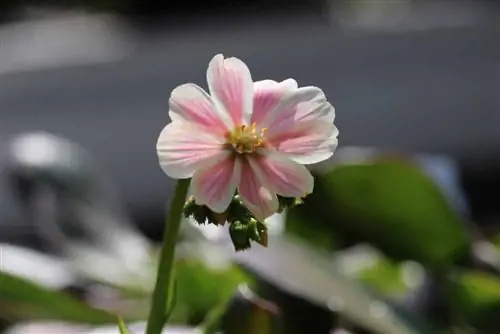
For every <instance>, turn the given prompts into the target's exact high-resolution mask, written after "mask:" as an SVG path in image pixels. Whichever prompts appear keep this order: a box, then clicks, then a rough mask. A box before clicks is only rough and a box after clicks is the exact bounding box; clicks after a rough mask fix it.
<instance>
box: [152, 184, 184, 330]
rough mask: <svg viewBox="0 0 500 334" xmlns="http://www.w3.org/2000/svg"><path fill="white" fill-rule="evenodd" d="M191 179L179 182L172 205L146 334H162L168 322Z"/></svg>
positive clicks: (164, 234) (164, 233)
mask: <svg viewBox="0 0 500 334" xmlns="http://www.w3.org/2000/svg"><path fill="white" fill-rule="evenodd" d="M189 182H190V180H189V179H186V180H179V181H178V182H177V185H176V187H175V193H174V198H173V199H172V202H171V203H170V211H169V213H168V218H167V224H166V226H165V230H164V232H163V244H162V247H161V253H160V260H159V265H158V274H157V276H156V284H155V288H154V291H153V296H152V298H151V310H150V313H149V318H148V324H147V327H146V334H161V332H162V330H163V327H164V326H165V323H166V322H167V320H168V319H167V306H168V305H167V304H168V301H169V300H170V297H171V294H172V291H171V289H172V284H170V283H171V281H172V273H173V269H174V252H175V245H176V242H177V235H178V234H179V228H180V225H181V221H182V213H183V208H184V204H185V201H186V196H187V192H188V189H189Z"/></svg>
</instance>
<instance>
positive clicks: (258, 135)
mask: <svg viewBox="0 0 500 334" xmlns="http://www.w3.org/2000/svg"><path fill="white" fill-rule="evenodd" d="M266 130H267V129H266V128H263V129H260V130H258V129H257V124H256V123H252V124H250V125H240V126H239V127H237V128H236V129H235V130H234V131H233V132H230V133H228V135H227V138H228V144H229V145H231V147H232V148H233V149H234V151H235V152H236V153H239V154H245V153H254V152H255V151H256V150H257V149H258V148H261V147H265V141H264V134H265V132H266Z"/></svg>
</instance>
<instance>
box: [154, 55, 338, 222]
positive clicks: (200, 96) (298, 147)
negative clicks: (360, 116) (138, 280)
mask: <svg viewBox="0 0 500 334" xmlns="http://www.w3.org/2000/svg"><path fill="white" fill-rule="evenodd" d="M207 81H208V88H209V91H210V95H209V94H207V93H206V92H205V91H204V90H203V89H202V88H200V87H199V86H197V85H195V84H191V83H188V84H184V85H181V86H178V87H177V88H175V89H174V90H173V91H172V94H171V97H170V111H169V115H170V118H171V120H172V122H171V123H170V124H168V125H167V126H166V127H165V128H164V129H163V131H162V132H161V134H160V137H159V138H158V143H157V152H158V157H159V162H160V165H161V167H162V169H163V170H164V171H165V173H166V174H167V175H168V176H170V177H172V178H177V179H184V178H192V180H191V187H192V188H191V191H192V195H193V197H194V199H195V201H196V203H197V204H199V205H206V206H207V207H208V208H210V209H211V210H212V211H213V212H216V213H223V212H225V211H226V209H227V208H228V206H229V204H230V202H231V200H232V199H233V196H234V195H235V192H236V190H237V191H238V194H239V195H240V197H241V199H242V201H243V203H244V205H245V206H246V207H247V208H248V209H249V210H250V211H251V212H252V213H253V214H254V216H255V217H256V218H257V219H259V220H261V221H263V220H264V219H265V218H267V217H269V216H270V215H272V214H273V213H275V212H276V211H277V210H278V207H279V202H278V197H277V195H280V196H283V197H304V196H306V195H307V194H310V193H311V192H312V191H313V185H314V180H313V177H312V175H311V173H310V172H309V171H308V169H307V168H306V167H304V166H303V165H307V164H313V163H317V162H320V161H323V160H325V159H328V158H329V157H330V156H331V155H332V154H333V152H334V151H335V148H336V147H337V136H338V131H337V128H336V127H335V126H334V124H333V122H334V118H335V111H334V108H333V107H332V105H331V104H330V103H328V101H327V99H326V97H325V95H324V93H323V92H322V91H321V89H319V88H317V87H312V86H307V87H298V85H297V82H296V81H295V80H293V79H287V80H285V81H282V82H276V81H272V80H263V81H257V82H253V81H252V77H251V75H250V71H249V69H248V67H247V66H246V65H245V63H243V62H242V61H241V60H239V59H237V58H226V59H225V58H224V56H223V55H221V54H219V55H216V56H215V57H214V58H213V59H212V60H211V61H210V63H209V65H208V70H207Z"/></svg>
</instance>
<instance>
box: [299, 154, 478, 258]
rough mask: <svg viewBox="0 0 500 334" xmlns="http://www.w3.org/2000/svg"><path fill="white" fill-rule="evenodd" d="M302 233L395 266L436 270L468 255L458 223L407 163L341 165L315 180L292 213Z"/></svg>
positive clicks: (466, 239)
mask: <svg viewBox="0 0 500 334" xmlns="http://www.w3.org/2000/svg"><path fill="white" fill-rule="evenodd" d="M296 210H299V214H300V217H301V220H302V222H303V226H304V227H303V228H306V227H307V228H309V229H317V230H319V231H322V232H323V233H325V234H328V235H331V236H333V235H336V236H340V237H342V238H343V239H344V240H348V241H351V242H368V243H371V244H372V245H374V246H376V247H377V248H379V249H380V250H382V251H383V252H385V253H386V254H388V255H389V256H392V257H394V258H396V259H398V260H400V259H401V260H406V259H411V260H416V261H418V262H421V263H423V264H424V265H427V266H431V267H434V268H441V267H442V266H447V265H450V264H451V263H453V262H454V261H455V260H457V259H458V258H460V257H461V256H463V255H464V254H465V253H466V252H468V250H469V247H470V240H469V236H468V234H467V231H466V230H465V229H464V227H463V225H462V222H461V219H460V217H459V216H458V215H457V214H456V213H455V212H454V211H453V210H452V208H451V206H450V205H449V204H448V202H447V201H446V199H445V198H444V196H443V195H442V193H441V191H440V190H439V188H438V187H437V185H435V184H434V183H433V181H432V180H431V179H430V178H428V177H427V176H426V175H425V174H424V173H423V172H422V171H420V170H419V169H418V168H416V167H415V166H412V165H410V164H408V163H404V162H398V161H391V162H374V163H372V164H364V165H342V166H338V167H336V168H334V169H333V170H332V171H330V172H328V173H326V174H324V175H318V176H317V178H316V189H315V192H314V193H313V194H312V195H310V197H307V198H306V200H305V204H304V205H302V206H300V207H298V208H297V209H296Z"/></svg>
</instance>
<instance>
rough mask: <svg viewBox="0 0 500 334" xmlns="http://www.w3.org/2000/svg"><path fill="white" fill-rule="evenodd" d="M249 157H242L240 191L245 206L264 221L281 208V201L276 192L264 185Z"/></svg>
mask: <svg viewBox="0 0 500 334" xmlns="http://www.w3.org/2000/svg"><path fill="white" fill-rule="evenodd" d="M250 159H251V158H249V157H242V158H241V180H240V183H239V185H238V192H239V194H240V196H241V198H242V200H243V203H244V204H245V206H246V207H247V208H248V209H249V210H250V211H251V212H252V213H253V214H254V216H255V218H257V219H258V220H260V221H264V220H265V219H266V218H267V217H269V216H271V215H273V214H274V213H276V211H278V209H279V202H278V198H277V197H276V194H274V193H271V192H270V190H269V189H268V188H267V187H266V186H264V184H263V183H262V181H261V180H260V179H259V178H258V177H257V175H256V173H255V171H254V170H253V168H252V166H251V164H250V163H249V160H250Z"/></svg>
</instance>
